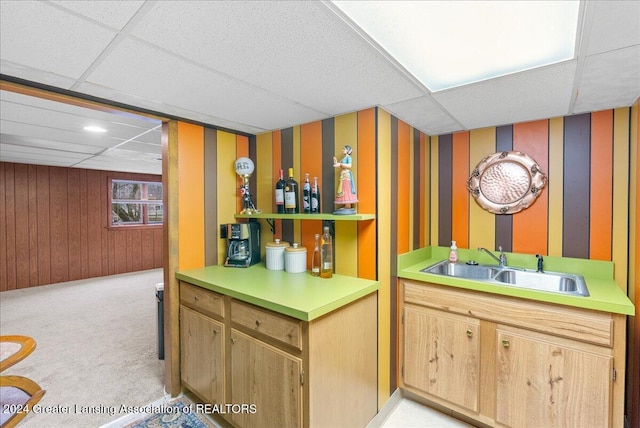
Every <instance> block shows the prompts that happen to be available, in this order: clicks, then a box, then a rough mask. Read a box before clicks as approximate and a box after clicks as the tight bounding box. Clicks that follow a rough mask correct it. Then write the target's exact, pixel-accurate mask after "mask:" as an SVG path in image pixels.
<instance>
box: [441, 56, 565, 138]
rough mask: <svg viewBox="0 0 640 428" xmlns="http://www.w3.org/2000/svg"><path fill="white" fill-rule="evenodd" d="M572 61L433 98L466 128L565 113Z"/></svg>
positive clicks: (451, 91)
mask: <svg viewBox="0 0 640 428" xmlns="http://www.w3.org/2000/svg"><path fill="white" fill-rule="evenodd" d="M575 68H576V61H566V62H564V63H561V64H555V65H551V66H548V67H542V68H536V69H533V70H529V71H526V72H522V73H516V74H511V75H508V76H503V77H499V78H497V79H491V80H487V81H484V82H480V83H476V84H472V85H466V86H461V87H458V88H453V89H448V90H445V91H441V92H436V93H434V94H433V97H434V98H435V99H436V100H437V101H438V102H439V103H440V104H441V105H442V106H443V107H444V108H446V109H447V110H448V111H450V112H452V114H453V115H454V116H455V117H456V119H458V121H459V122H460V123H462V125H464V127H465V128H466V129H476V128H484V127H487V126H497V125H504V124H512V123H518V122H524V121H530V120H537V119H543V118H549V117H555V116H561V115H565V114H567V113H568V109H569V104H570V100H571V88H572V84H573V76H574V73H575Z"/></svg>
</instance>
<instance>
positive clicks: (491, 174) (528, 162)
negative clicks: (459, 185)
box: [467, 152, 547, 214]
mask: <svg viewBox="0 0 640 428" xmlns="http://www.w3.org/2000/svg"><path fill="white" fill-rule="evenodd" d="M546 183H547V176H546V175H545V174H544V173H543V172H542V171H540V167H539V166H538V164H537V163H536V161H534V160H533V159H531V158H530V157H529V156H527V155H525V154H524V153H520V152H497V153H493V154H491V155H489V156H487V157H486V158H484V159H482V160H481V161H480V163H478V165H477V166H476V168H475V169H474V170H473V172H472V173H471V177H469V179H468V180H467V188H468V189H469V192H471V195H472V196H473V197H474V198H475V200H476V202H478V204H479V205H480V206H481V207H482V208H484V209H485V210H487V211H490V212H492V213H496V214H513V213H517V212H519V211H522V210H523V209H525V208H527V207H529V205H531V204H532V203H533V202H534V201H535V200H536V198H537V197H538V195H540V191H541V190H542V188H543V187H544V185H545V184H546Z"/></svg>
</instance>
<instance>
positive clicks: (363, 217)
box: [234, 213, 376, 233]
mask: <svg viewBox="0 0 640 428" xmlns="http://www.w3.org/2000/svg"><path fill="white" fill-rule="evenodd" d="M234 217H235V218H242V219H260V218H261V219H265V220H266V221H267V223H268V224H269V226H270V227H271V232H272V233H275V232H276V227H275V222H274V220H323V221H324V222H330V224H331V230H334V228H333V222H335V221H368V220H375V218H376V215H375V214H348V215H336V214H329V213H326V214H325V213H320V214H277V213H256V214H236V215H235V216H234ZM325 224H326V223H325Z"/></svg>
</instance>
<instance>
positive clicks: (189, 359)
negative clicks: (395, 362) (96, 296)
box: [180, 282, 378, 427]
mask: <svg viewBox="0 0 640 428" xmlns="http://www.w3.org/2000/svg"><path fill="white" fill-rule="evenodd" d="M180 293H181V296H180V299H181V316H180V322H181V326H180V328H181V330H180V331H181V379H182V382H183V386H184V387H186V388H187V389H189V390H191V391H192V392H194V393H195V394H196V395H197V397H199V398H200V399H201V400H202V401H203V402H204V403H218V401H214V400H216V394H215V393H214V392H211V393H209V392H207V390H206V386H205V385H203V384H201V383H197V382H196V381H194V379H195V378H198V376H199V375H200V376H202V377H204V378H210V377H214V378H216V379H222V382H223V384H222V390H223V391H224V394H223V396H222V397H224V401H221V402H220V403H221V404H226V406H227V407H228V406H229V405H231V406H234V405H237V406H236V408H240V406H242V405H245V406H244V407H243V409H244V410H243V411H239V412H234V411H230V412H227V413H226V414H220V415H217V416H218V417H222V418H223V419H224V420H225V421H226V422H228V423H231V424H232V425H235V426H238V427H271V426H273V427H275V426H277V427H336V426H353V427H356V426H366V425H367V423H368V422H369V421H370V420H371V419H372V418H373V417H374V416H375V415H376V413H377V368H378V362H377V293H371V294H368V295H366V296H364V297H361V298H360V299H358V300H356V301H353V302H351V303H348V304H346V305H344V306H342V307H339V308H337V309H335V310H333V311H331V312H329V313H328V314H326V315H323V316H321V317H319V318H315V319H313V320H311V321H302V320H299V319H296V318H293V317H290V316H285V315H282V314H280V313H278V312H276V311H272V310H269V309H265V308H263V307H259V306H255V305H252V304H249V303H246V302H243V301H240V300H237V299H235V298H231V297H230V296H225V295H221V294H218V293H214V292H212V291H209V290H206V289H204V288H200V287H197V286H194V285H192V284H189V283H186V282H180ZM203 293H204V295H203ZM208 293H212V294H211V295H209V294H208ZM219 298H220V299H219ZM205 302H206V303H205ZM199 311H206V314H204V313H199ZM201 317H202V318H204V320H203V319H202V318H201ZM207 322H208V323H207ZM194 325H197V327H194ZM219 327H221V328H222V333H223V334H222V335H220V334H216V333H213V330H214V329H216V328H219ZM196 332H197V335H200V336H201V337H200V338H199V339H198V338H197V337H195V336H194V333H196ZM212 335H213V336H212ZM214 337H215V338H216V339H219V340H221V341H222V343H221V345H220V344H219V343H218V342H216V341H215V340H212V339H213V338H214ZM196 343H198V345H196ZM218 346H220V348H218ZM207 349H209V350H210V351H213V352H210V353H208V354H207ZM218 349H220V352H218ZM212 359H215V360H216V361H217V363H216V364H213V363H212V361H211V360H212ZM220 368H223V376H221V377H218V375H219V371H218V370H219V369H220ZM210 372H214V373H215V374H214V376H211V375H210V374H209V373H210ZM206 385H208V382H207V383H206ZM218 386H219V385H218V384H216V387H215V388H214V391H215V390H217V389H216V388H217V387H218ZM218 396H219V395H218ZM231 409H233V407H231ZM247 410H248V411H247ZM214 416H216V415H214Z"/></svg>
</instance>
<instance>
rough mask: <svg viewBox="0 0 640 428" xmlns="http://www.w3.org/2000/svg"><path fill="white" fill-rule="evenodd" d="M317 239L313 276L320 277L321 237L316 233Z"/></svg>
mask: <svg viewBox="0 0 640 428" xmlns="http://www.w3.org/2000/svg"><path fill="white" fill-rule="evenodd" d="M315 239H316V242H315V244H314V246H313V256H312V257H311V275H312V276H320V235H319V234H317V233H316V235H315Z"/></svg>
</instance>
